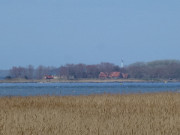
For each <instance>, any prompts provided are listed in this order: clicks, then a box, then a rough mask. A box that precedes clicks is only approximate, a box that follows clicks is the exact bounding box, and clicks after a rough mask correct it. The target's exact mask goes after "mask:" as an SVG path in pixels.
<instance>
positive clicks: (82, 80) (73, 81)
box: [0, 79, 180, 83]
mask: <svg viewBox="0 0 180 135" xmlns="http://www.w3.org/2000/svg"><path fill="white" fill-rule="evenodd" d="M125 82H126V83H143V82H147V83H148V82H149V83H152V82H163V83H168V82H180V80H165V79H158V80H157V79H156V80H140V79H76V80H60V79H42V80H26V79H9V80H0V83H125Z"/></svg>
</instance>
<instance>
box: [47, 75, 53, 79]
mask: <svg viewBox="0 0 180 135" xmlns="http://www.w3.org/2000/svg"><path fill="white" fill-rule="evenodd" d="M45 79H54V76H52V75H45Z"/></svg>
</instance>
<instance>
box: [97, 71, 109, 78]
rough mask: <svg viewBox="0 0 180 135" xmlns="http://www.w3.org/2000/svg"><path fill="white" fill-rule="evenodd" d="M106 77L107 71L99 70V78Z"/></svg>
mask: <svg viewBox="0 0 180 135" xmlns="http://www.w3.org/2000/svg"><path fill="white" fill-rule="evenodd" d="M106 77H108V73H104V72H100V74H99V78H106Z"/></svg>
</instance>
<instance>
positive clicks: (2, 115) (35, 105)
mask: <svg viewBox="0 0 180 135" xmlns="http://www.w3.org/2000/svg"><path fill="white" fill-rule="evenodd" d="M179 125H180V93H153V94H130V95H106V94H105V95H90V96H68V97H61V96H42V97H41V96H39V97H38V96H36V97H1V98H0V135H32V134H33V135H179V133H180V126H179Z"/></svg>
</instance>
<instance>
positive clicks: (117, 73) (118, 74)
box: [109, 72, 121, 78]
mask: <svg viewBox="0 0 180 135" xmlns="http://www.w3.org/2000/svg"><path fill="white" fill-rule="evenodd" d="M120 75H121V73H120V72H112V73H111V74H110V75H109V77H112V78H113V77H120Z"/></svg>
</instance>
